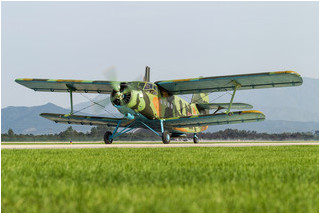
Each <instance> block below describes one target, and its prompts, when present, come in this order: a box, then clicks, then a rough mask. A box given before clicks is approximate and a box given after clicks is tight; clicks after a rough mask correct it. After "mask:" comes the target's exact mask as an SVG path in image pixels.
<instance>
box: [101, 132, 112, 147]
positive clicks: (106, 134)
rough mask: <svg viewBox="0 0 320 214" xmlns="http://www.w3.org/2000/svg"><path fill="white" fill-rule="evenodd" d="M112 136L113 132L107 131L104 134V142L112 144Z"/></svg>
mask: <svg viewBox="0 0 320 214" xmlns="http://www.w3.org/2000/svg"><path fill="white" fill-rule="evenodd" d="M111 136H112V133H111V132H109V131H107V132H106V133H105V134H104V137H103V139H104V143H105V144H111V143H112V141H113V139H111V140H110V137H111Z"/></svg>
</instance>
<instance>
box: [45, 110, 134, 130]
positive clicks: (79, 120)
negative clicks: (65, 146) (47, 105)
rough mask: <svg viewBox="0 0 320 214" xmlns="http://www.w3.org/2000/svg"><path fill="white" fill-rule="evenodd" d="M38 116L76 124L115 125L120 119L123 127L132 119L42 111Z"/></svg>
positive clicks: (57, 121)
mask: <svg viewBox="0 0 320 214" xmlns="http://www.w3.org/2000/svg"><path fill="white" fill-rule="evenodd" d="M40 116H41V117H44V118H46V119H48V120H52V121H54V122H56V123H67V124H77V125H107V126H117V124H118V122H119V121H120V120H122V122H121V125H120V127H124V126H127V125H129V124H130V123H132V122H133V121H134V120H128V119H125V118H110V117H91V116H83V115H69V114H53V113H42V114H40Z"/></svg>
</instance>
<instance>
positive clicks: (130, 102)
mask: <svg viewBox="0 0 320 214" xmlns="http://www.w3.org/2000/svg"><path fill="white" fill-rule="evenodd" d="M110 99H111V101H112V104H113V105H114V106H115V107H116V108H117V109H118V110H119V111H120V112H121V113H122V114H124V115H125V117H127V118H128V119H134V118H135V117H139V116H140V115H142V116H143V117H145V118H147V119H149V120H161V119H167V118H175V117H183V116H192V115H199V114H205V111H202V110H200V111H199V109H198V108H197V106H196V104H195V103H189V102H187V101H186V100H184V99H183V98H181V97H179V96H177V95H170V94H168V93H167V92H166V91H165V90H161V89H159V88H158V87H157V85H156V84H154V83H151V82H130V83H128V84H127V85H126V87H125V88H123V89H122V91H121V89H120V90H119V91H117V92H114V93H112V95H111V97H110ZM205 129H207V126H202V127H186V128H172V130H171V131H172V132H177V133H187V132H192V133H196V132H200V131H204V130H205Z"/></svg>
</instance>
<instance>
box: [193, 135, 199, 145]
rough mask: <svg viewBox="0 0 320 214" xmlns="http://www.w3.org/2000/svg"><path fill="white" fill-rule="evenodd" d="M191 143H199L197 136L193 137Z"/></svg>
mask: <svg viewBox="0 0 320 214" xmlns="http://www.w3.org/2000/svg"><path fill="white" fill-rule="evenodd" d="M193 142H194V143H199V138H198V136H197V134H194V135H193Z"/></svg>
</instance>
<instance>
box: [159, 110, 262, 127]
mask: <svg viewBox="0 0 320 214" xmlns="http://www.w3.org/2000/svg"><path fill="white" fill-rule="evenodd" d="M264 119H265V116H264V114H263V113H262V112H261V111H255V110H250V111H239V112H233V114H232V115H231V116H229V115H227V114H225V113H221V114H215V115H214V114H207V115H198V116H189V117H180V118H170V119H166V120H164V122H165V124H166V125H170V126H172V127H192V126H207V125H223V124H234V123H248V122H257V121H262V120H264Z"/></svg>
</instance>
